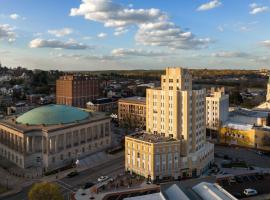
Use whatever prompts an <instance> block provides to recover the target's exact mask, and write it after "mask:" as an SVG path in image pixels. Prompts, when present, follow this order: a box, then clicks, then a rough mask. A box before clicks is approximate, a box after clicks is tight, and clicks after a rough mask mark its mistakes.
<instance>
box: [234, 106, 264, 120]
mask: <svg viewBox="0 0 270 200" xmlns="http://www.w3.org/2000/svg"><path fill="white" fill-rule="evenodd" d="M230 115H232V116H233V115H234V116H235V115H242V116H247V117H256V118H266V117H268V112H263V111H255V110H250V109H246V108H238V109H236V110H234V111H232V112H230Z"/></svg>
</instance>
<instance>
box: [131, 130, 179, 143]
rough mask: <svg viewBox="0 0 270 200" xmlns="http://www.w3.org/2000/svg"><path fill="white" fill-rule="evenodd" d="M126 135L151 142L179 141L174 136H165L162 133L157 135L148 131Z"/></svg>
mask: <svg viewBox="0 0 270 200" xmlns="http://www.w3.org/2000/svg"><path fill="white" fill-rule="evenodd" d="M126 137H130V138H134V139H137V140H141V141H144V142H151V143H161V142H175V141H177V140H176V139H174V138H171V137H165V136H162V135H155V134H151V133H147V132H143V131H142V132H137V133H135V134H132V135H129V136H126Z"/></svg>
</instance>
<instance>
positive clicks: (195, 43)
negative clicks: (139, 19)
mask: <svg viewBox="0 0 270 200" xmlns="http://www.w3.org/2000/svg"><path fill="white" fill-rule="evenodd" d="M135 39H136V41H137V42H138V43H139V44H143V45H149V46H164V47H169V48H172V49H198V48H205V47H207V46H208V44H209V43H211V42H213V41H212V40H211V39H210V38H196V37H195V36H194V35H193V34H192V33H191V32H186V31H182V30H181V29H180V28H179V27H178V26H176V25H175V24H174V23H173V22H167V21H162V22H156V23H147V24H142V25H140V26H139V30H138V32H137V34H136V37H135Z"/></svg>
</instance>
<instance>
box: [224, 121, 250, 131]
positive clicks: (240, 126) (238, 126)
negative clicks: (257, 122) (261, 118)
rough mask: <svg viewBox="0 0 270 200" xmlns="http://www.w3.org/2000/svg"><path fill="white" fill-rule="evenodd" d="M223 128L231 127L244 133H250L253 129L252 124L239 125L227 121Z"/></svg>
mask: <svg viewBox="0 0 270 200" xmlns="http://www.w3.org/2000/svg"><path fill="white" fill-rule="evenodd" d="M223 127H229V128H232V129H237V130H242V131H248V130H251V129H252V128H253V125H252V124H243V123H238V122H233V121H227V122H226V123H225V124H224V125H223Z"/></svg>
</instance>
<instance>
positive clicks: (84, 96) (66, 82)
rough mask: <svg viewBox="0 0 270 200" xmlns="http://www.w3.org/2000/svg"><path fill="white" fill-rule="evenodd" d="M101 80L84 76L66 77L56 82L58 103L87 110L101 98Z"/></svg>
mask: <svg viewBox="0 0 270 200" xmlns="http://www.w3.org/2000/svg"><path fill="white" fill-rule="evenodd" d="M99 92H100V91H99V80H98V79H96V78H94V77H91V76H86V75H85V76H84V75H65V76H61V77H60V78H59V79H58V80H57V81H56V103H57V104H65V105H69V106H75V107H81V108H85V106H86V103H87V102H89V101H92V100H94V99H97V98H98V97H99Z"/></svg>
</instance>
